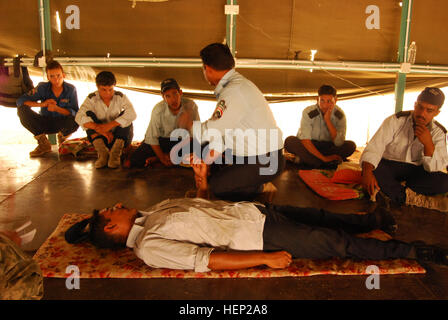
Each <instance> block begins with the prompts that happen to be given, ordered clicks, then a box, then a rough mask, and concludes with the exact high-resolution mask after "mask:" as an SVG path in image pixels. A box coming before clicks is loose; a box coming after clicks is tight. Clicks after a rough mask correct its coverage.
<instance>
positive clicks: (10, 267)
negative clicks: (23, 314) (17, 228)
mask: <svg viewBox="0 0 448 320" xmlns="http://www.w3.org/2000/svg"><path fill="white" fill-rule="evenodd" d="M19 244H20V238H18V236H17V234H15V233H11V232H0V299H1V300H38V299H41V298H42V296H43V291H44V287H43V277H42V272H41V270H40V268H39V265H38V264H37V262H36V261H34V260H33V259H31V258H30V257H28V256H27V255H26V254H25V253H24V252H23V251H22V250H21V249H20V247H19Z"/></svg>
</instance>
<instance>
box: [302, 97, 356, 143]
mask: <svg viewBox="0 0 448 320" xmlns="http://www.w3.org/2000/svg"><path fill="white" fill-rule="evenodd" d="M330 120H331V123H332V124H333V125H334V127H335V129H336V131H337V134H336V138H335V139H334V140H333V139H332V138H331V135H330V131H329V130H328V127H327V124H326V123H325V120H324V115H323V114H322V111H321V110H320V108H319V106H318V105H317V104H315V105H312V106H309V107H306V108H305V109H304V110H303V113H302V120H301V122H300V128H299V131H298V132H297V138H299V139H300V140H317V141H332V142H333V143H334V144H335V145H336V146H341V145H342V144H343V143H344V141H345V131H346V129H347V128H346V119H345V114H344V111H342V109H341V108H339V107H338V106H334V108H333V110H332V112H331V117H330Z"/></svg>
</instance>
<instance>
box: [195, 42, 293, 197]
mask: <svg viewBox="0 0 448 320" xmlns="http://www.w3.org/2000/svg"><path fill="white" fill-rule="evenodd" d="M200 55H201V59H202V62H203V73H204V77H205V79H206V80H207V81H208V82H209V84H210V85H212V86H214V87H215V96H216V99H217V101H218V102H217V105H216V108H215V110H214V112H213V114H212V117H211V118H210V119H209V120H207V121H205V122H203V123H201V124H200V123H195V127H194V128H193V135H194V138H195V139H196V140H197V141H199V142H200V143H201V145H202V146H204V142H205V143H206V142H209V144H208V145H207V147H206V148H204V149H203V152H202V154H201V156H202V160H200V161H204V162H205V163H206V164H207V165H209V166H208V170H209V175H208V179H209V180H210V184H209V185H210V190H209V191H211V193H212V194H213V195H214V196H216V197H218V198H220V199H227V200H233V201H236V200H250V199H254V198H255V197H257V196H258V195H259V194H261V193H263V192H267V188H270V189H271V190H273V189H274V188H275V187H273V185H272V184H270V182H271V181H272V180H274V179H275V178H276V177H277V176H278V175H280V173H281V172H282V170H283V168H284V166H285V161H284V158H283V150H282V149H283V133H282V131H281V130H280V128H279V127H278V126H277V123H276V122H275V119H274V116H273V114H272V111H271V109H270V107H269V104H268V102H267V101H266V99H265V98H264V96H263V94H262V92H261V91H260V90H259V89H258V88H257V86H256V85H255V84H254V83H252V82H251V81H250V80H248V79H246V78H245V77H244V76H242V75H241V74H240V73H238V72H237V71H235V69H234V68H235V60H234V58H233V56H232V53H231V52H230V49H229V48H228V47H227V46H226V45H223V44H220V43H212V44H210V45H208V46H206V47H205V48H203V49H202V50H201V53H200ZM195 153H196V152H195ZM196 176H197V175H196ZM197 183H198V181H196V184H197ZM198 191H199V189H198ZM266 194H267V193H266ZM201 196H202V195H201Z"/></svg>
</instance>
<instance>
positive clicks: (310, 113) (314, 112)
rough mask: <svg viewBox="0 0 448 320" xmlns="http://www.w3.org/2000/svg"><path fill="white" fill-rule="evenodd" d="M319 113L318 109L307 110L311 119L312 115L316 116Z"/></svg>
mask: <svg viewBox="0 0 448 320" xmlns="http://www.w3.org/2000/svg"><path fill="white" fill-rule="evenodd" d="M318 115H319V110H317V109H314V110H313V111H310V112H308V117H310V118H311V119H313V118H314V117H317V116H318Z"/></svg>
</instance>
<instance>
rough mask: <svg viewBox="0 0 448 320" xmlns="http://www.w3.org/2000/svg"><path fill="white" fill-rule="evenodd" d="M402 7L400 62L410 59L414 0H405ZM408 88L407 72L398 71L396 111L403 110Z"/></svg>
mask: <svg viewBox="0 0 448 320" xmlns="http://www.w3.org/2000/svg"><path fill="white" fill-rule="evenodd" d="M402 4H403V6H402V9H401V26H400V43H399V45H398V62H399V63H400V64H401V63H403V62H407V60H408V46H409V36H410V33H411V13H412V0H403V2H402ZM405 89H406V73H403V72H398V73H397V79H396V81H395V112H400V111H401V110H403V98H404V91H405Z"/></svg>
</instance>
